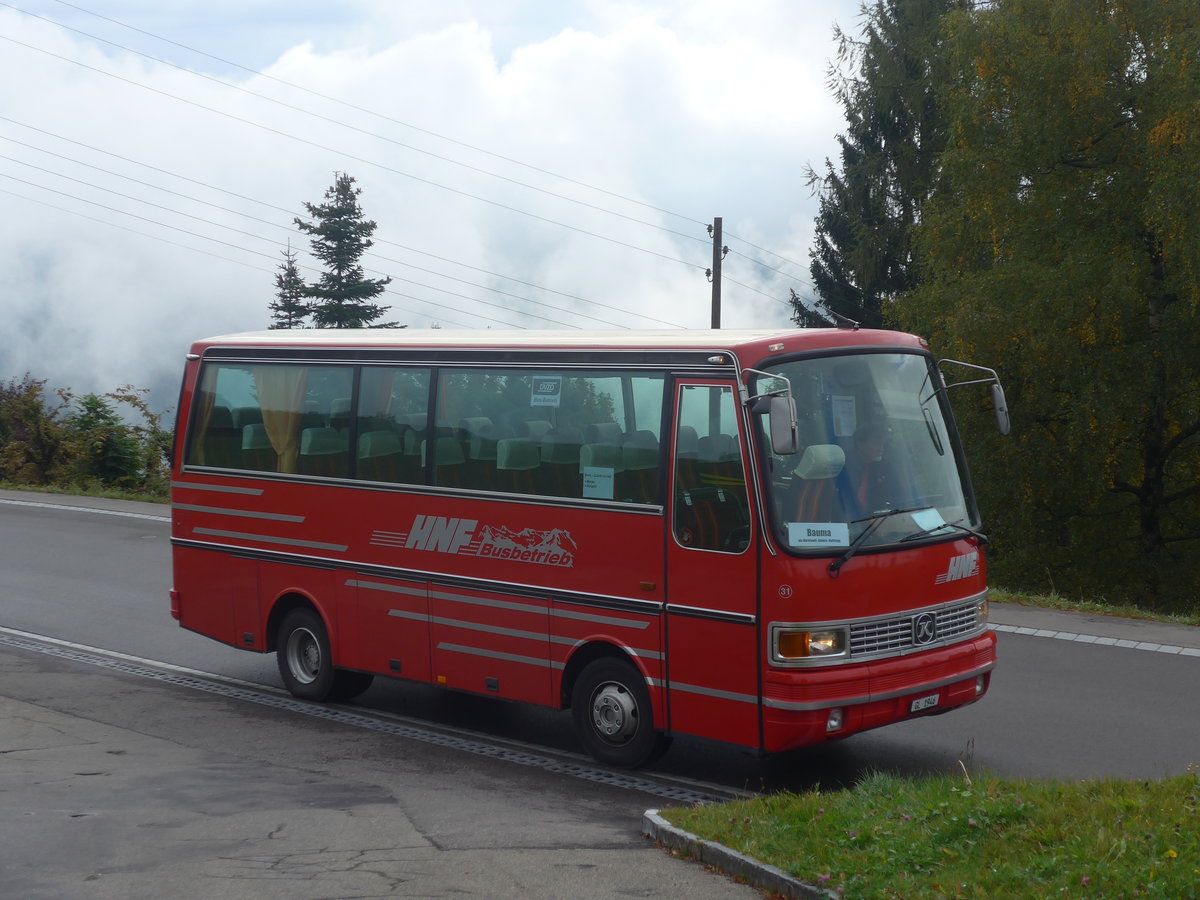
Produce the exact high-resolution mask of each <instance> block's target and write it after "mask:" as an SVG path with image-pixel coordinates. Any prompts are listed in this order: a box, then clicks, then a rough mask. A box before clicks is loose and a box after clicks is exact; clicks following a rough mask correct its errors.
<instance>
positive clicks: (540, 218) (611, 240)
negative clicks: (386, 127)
mask: <svg viewBox="0 0 1200 900" xmlns="http://www.w3.org/2000/svg"><path fill="white" fill-rule="evenodd" d="M0 39H3V40H6V41H8V42H10V43H13V44H16V45H17V46H20V47H24V48H25V49H27V50H32V51H34V52H35V53H41V54H44V55H46V56H49V57H52V58H54V59H58V60H60V61H62V62H66V63H70V64H71V65H74V66H79V67H80V68H83V69H87V70H88V71H90V72H95V73H96V74H98V75H103V76H105V77H107V78H111V79H113V80H115V81H119V82H122V83H124V84H128V85H130V86H132V87H137V88H140V89H142V90H144V91H148V92H150V93H152V94H157V95H159V96H162V97H166V98H167V99H170V100H174V101H176V102H178V103H184V104H187V105H188V106H193V107H196V108H197V109H202V110H205V111H206V112H211V113H214V114H216V115H219V116H223V117H224V118H227V119H232V120H233V121H235V122H240V123H241V124H243V125H250V126H252V127H254V128H258V129H260V130H262V131H266V132H268V133H270V134H274V135H277V136H279V137H283V138H287V139H288V140H292V141H296V142H297V143H301V144H304V145H305V146H309V147H313V148H315V149H317V150H322V151H324V152H326V153H331V154H336V155H339V156H343V157H345V158H346V159H351V160H354V161H355V162H360V163H363V164H365V165H369V166H374V167H376V168H378V169H381V170H383V171H385V172H391V173H392V174H393V175H399V176H401V177H404V178H409V179H412V180H413V181H417V182H420V183H422V184H427V185H429V186H431V187H436V188H439V189H441V190H444V191H448V192H449V193H452V194H457V195H459V196H462V197H467V198H469V199H471V200H475V201H477V202H479V203H485V204H488V205H489V206H494V207H497V208H499V209H504V210H507V211H509V212H513V213H517V214H518V215H522V216H527V217H529V218H531V219H534V220H537V221H540V222H545V223H546V224H549V225H555V226H557V227H559V228H565V229H567V230H569V231H574V232H576V233H577V234H583V235H586V236H588V237H593V238H596V239H597V240H602V241H607V242H608V243H611V244H616V245H617V246H621V247H625V248H627V249H630V250H636V251H638V252H639V253H646V254H649V255H651V256H656V257H659V258H660V259H665V260H667V261H669V262H674V263H678V264H680V265H684V266H688V267H690V268H694V269H699V270H701V271H703V270H704V266H702V265H699V264H697V263H693V262H688V261H687V260H682V259H679V258H677V257H674V256H670V255H669V254H666V253H661V252H659V251H657V250H651V249H649V248H647V247H642V246H639V245H637V244H632V243H629V242H628V241H622V240H620V239H618V238H613V237H608V236H607V235H603V234H599V233H597V232H594V231H589V230H588V229H586V228H580V227H579V226H576V225H570V224H568V223H566V222H560V221H558V220H556V219H551V218H549V217H548V216H542V215H538V214H537V213H532V212H529V211H528V210H523V209H520V208H519V207H515V206H511V205H509V204H507V203H501V202H500V201H498V200H491V199H489V198H487V197H481V196H479V195H478V194H472V193H471V192H470V191H464V190H461V189H459V188H454V187H450V186H449V185H445V184H441V183H439V182H436V181H433V180H432V179H429V178H424V177H422V176H420V175H414V174H413V173H411V172H405V171H403V170H401V169H397V168H395V167H393V166H388V165H385V164H384V163H380V162H376V161H375V160H371V159H366V158H365V157H361V156H357V155H355V154H352V153H347V152H345V151H342V150H336V149H334V148H332V147H327V146H325V145H323V144H319V143H317V142H316V141H310V140H308V139H307V138H302V137H299V136H297V135H294V134H289V133H288V132H285V131H282V130H280V129H277V128H272V127H271V126H269V125H264V124H263V123H261V122H255V121H254V120H253V119H248V118H245V117H244V116H239V115H236V114H234V113H230V112H226V111H224V110H221V109H217V108H215V107H212V106H208V105H207V104H204V103H200V102H199V101H196V100H189V99H187V98H185V97H180V96H177V95H175V94H172V93H170V92H169V91H164V90H161V89H159V88H155V87H151V86H150V85H147V84H142V83H141V82H138V81H134V80H133V79H131V78H125V77H124V76H122V75H117V74H114V73H112V72H106V71H105V70H103V69H100V68H97V67H96V66H91V65H88V64H87V63H84V62H80V61H79V60H75V59H71V58H69V57H66V56H63V55H61V54H58V53H54V52H53V51H50V50H46V49H44V48H41V47H35V46H34V45H32V44H28V43H26V42H24V41H20V40H17V39H16V38H13V37H10V36H8V35H3V34H0Z"/></svg>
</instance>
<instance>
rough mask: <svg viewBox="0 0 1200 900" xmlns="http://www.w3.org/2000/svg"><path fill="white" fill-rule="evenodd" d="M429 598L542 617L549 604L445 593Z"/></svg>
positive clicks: (432, 595)
mask: <svg viewBox="0 0 1200 900" xmlns="http://www.w3.org/2000/svg"><path fill="white" fill-rule="evenodd" d="M429 597H430V599H431V600H450V601H452V602H455V603H470V604H473V605H474V606H490V607H493V608H494V609H511V610H513V611H514V612H527V613H536V614H538V615H543V616H544V615H546V613H547V612H549V604H547V605H546V606H532V605H530V604H528V603H514V602H513V601H511V600H492V599H490V598H485V597H468V596H467V595H466V594H451V593H448V592H446V591H430V592H429Z"/></svg>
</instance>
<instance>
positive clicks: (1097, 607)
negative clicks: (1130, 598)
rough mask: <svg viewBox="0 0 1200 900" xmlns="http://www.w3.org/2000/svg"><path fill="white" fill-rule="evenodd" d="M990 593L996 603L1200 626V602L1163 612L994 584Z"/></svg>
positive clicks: (1126, 604) (1127, 604)
mask: <svg viewBox="0 0 1200 900" xmlns="http://www.w3.org/2000/svg"><path fill="white" fill-rule="evenodd" d="M988 596H989V598H990V599H991V600H992V601H993V602H995V603H1016V604H1018V605H1020V606H1036V607H1039V608H1041V609H1061V610H1064V611H1066V612H1086V613H1092V614H1093V615H1099V616H1118V617H1120V618H1123V619H1146V620H1149V621H1154V622H1169V623H1171V624H1173V625H1200V601H1198V602H1197V603H1196V604H1195V605H1194V608H1193V609H1191V610H1190V611H1185V612H1175V613H1161V612H1156V611H1154V610H1149V609H1143V608H1142V607H1140V606H1134V605H1133V604H1132V603H1109V602H1107V601H1105V600H1104V599H1094V600H1071V599H1068V598H1066V597H1062V596H1060V595H1058V594H1032V593H1028V592H1025V591H1010V590H1007V589H1005V588H998V587H992V588H991V589H990V591H989V593H988Z"/></svg>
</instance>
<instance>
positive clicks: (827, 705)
mask: <svg viewBox="0 0 1200 900" xmlns="http://www.w3.org/2000/svg"><path fill="white" fill-rule="evenodd" d="M995 666H996V664H995V663H988V664H987V665H986V666H980V667H979V668H978V669H972V670H971V671H970V672H960V673H959V674H958V675H951V676H949V677H947V678H940V679H938V680H937V681H925V682H922V683H921V684H914V685H910V686H908V687H903V688H897V689H896V690H893V691H885V692H884V693H882V694H868V695H867V696H865V697H843V698H838V699H834V700H815V701H810V702H806V703H791V702H789V701H787V700H773V699H771V698H770V697H764V698H763V706H769V707H771V708H772V709H782V710H785V711H788V712H802V711H804V710H810V709H831V708H833V707H835V706H862V705H863V704H866V703H874V702H876V701H878V700H894V699H895V698H897V697H903V696H904V695H905V694H920V693H922V692H923V691H933V690H937V689H939V688H944V687H945V686H946V685H948V684H955V683H956V682H959V681H966V680H968V679H970V678H977V677H978V676H980V675H982V674H983V673H984V672H990V671H991V670H992V669H993V668H995Z"/></svg>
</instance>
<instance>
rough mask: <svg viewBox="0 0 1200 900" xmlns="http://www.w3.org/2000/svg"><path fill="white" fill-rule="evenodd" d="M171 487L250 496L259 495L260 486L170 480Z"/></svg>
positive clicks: (261, 492) (261, 491) (260, 491)
mask: <svg viewBox="0 0 1200 900" xmlns="http://www.w3.org/2000/svg"><path fill="white" fill-rule="evenodd" d="M171 487H173V488H182V489H183V490H187V491H216V492H217V493H218V494H246V495H247V496H250V497H261V496H262V495H263V490H262V488H252V487H241V486H239V485H236V484H191V483H190V482H187V481H172V482H171Z"/></svg>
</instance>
